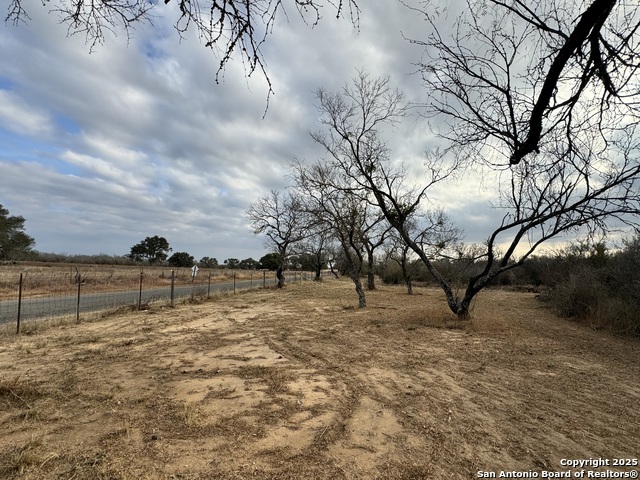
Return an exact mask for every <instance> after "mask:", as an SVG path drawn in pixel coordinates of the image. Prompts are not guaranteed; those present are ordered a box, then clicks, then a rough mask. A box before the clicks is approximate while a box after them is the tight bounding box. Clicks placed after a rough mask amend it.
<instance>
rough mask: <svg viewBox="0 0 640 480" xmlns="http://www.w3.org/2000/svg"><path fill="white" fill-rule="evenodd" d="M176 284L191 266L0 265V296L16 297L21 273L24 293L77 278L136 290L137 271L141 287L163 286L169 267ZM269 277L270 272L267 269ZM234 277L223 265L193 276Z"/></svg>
mask: <svg viewBox="0 0 640 480" xmlns="http://www.w3.org/2000/svg"><path fill="white" fill-rule="evenodd" d="M172 270H173V271H174V275H175V284H176V285H184V284H188V283H191V269H189V268H173V269H172V268H171V267H167V266H157V267H150V266H145V267H140V266H134V265H85V264H82V265H80V264H79V265H74V264H64V263H41V262H38V263H36V262H21V263H20V264H17V265H0V300H8V299H15V298H16V297H17V295H18V286H19V282H20V274H21V273H22V274H23V297H24V298H29V297H38V296H47V295H63V294H67V293H70V292H71V293H72V292H73V291H74V290H75V285H77V283H76V281H77V279H78V278H79V279H80V281H81V282H82V283H83V285H84V286H85V287H86V288H85V290H88V291H91V292H108V291H116V290H136V289H138V288H139V287H140V274H141V273H142V281H143V286H144V288H154V287H164V286H169V285H170V284H171V271H172ZM235 275H236V279H238V280H249V279H250V278H251V277H252V276H253V278H254V279H256V281H257V280H258V279H260V280H262V271H259V272H258V271H257V272H252V271H247V270H237V271H235ZM267 275H268V276H269V278H272V277H273V275H274V274H273V272H267ZM209 276H210V277H211V282H212V283H222V282H229V281H232V280H233V276H234V271H233V270H226V269H209V268H201V269H200V270H199V271H198V274H197V276H196V281H197V282H199V283H203V282H204V283H207V282H208V279H209Z"/></svg>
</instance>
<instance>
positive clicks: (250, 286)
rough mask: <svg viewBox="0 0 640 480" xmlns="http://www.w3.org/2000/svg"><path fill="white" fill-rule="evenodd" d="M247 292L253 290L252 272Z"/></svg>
mask: <svg viewBox="0 0 640 480" xmlns="http://www.w3.org/2000/svg"><path fill="white" fill-rule="evenodd" d="M249 290H253V272H251V283H249Z"/></svg>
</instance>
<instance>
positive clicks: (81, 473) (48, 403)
mask: <svg viewBox="0 0 640 480" xmlns="http://www.w3.org/2000/svg"><path fill="white" fill-rule="evenodd" d="M416 290H417V291H416V293H417V294H416V295H413V296H408V295H406V293H405V291H404V289H402V288H399V287H398V288H396V287H380V288H379V289H378V290H377V291H375V292H371V293H370V294H369V295H368V302H369V305H370V306H369V307H367V308H366V309H357V308H355V305H356V298H355V294H354V292H353V285H352V284H351V282H348V281H342V280H328V281H324V282H322V283H313V282H308V283H304V284H295V285H289V286H287V287H286V288H285V289H284V290H282V291H278V290H275V289H273V290H259V291H253V292H247V293H243V294H240V295H235V296H220V297H217V298H215V299H214V300H213V301H210V302H206V303H200V304H187V305H180V306H178V307H176V308H173V309H172V308H167V307H155V308H152V309H151V310H148V311H144V312H137V311H136V312H132V313H129V314H126V315H112V316H109V317H106V318H102V319H100V320H96V321H93V322H87V323H82V324H79V325H71V324H70V325H62V326H58V327H56V328H49V329H46V328H43V329H40V330H36V331H35V332H33V333H32V334H31V335H22V336H15V335H12V334H11V333H10V331H7V332H4V333H0V405H2V408H1V409H0V424H1V425H2V433H1V434H0V478H3V479H53V478H55V479H58V478H64V479H74V480H76V479H105V480H106V479H112V480H115V479H121V480H125V479H167V480H168V479H248V478H251V479H276V478H277V479H302V478H304V479H467V478H478V472H479V471H487V472H496V473H497V474H499V472H500V471H501V470H508V471H514V470H515V471H527V472H528V471H530V470H531V471H535V472H541V471H558V472H559V471H562V472H566V471H567V470H568V468H567V467H563V466H562V465H561V463H560V462H561V460H562V459H588V458H599V457H601V458H607V459H614V458H635V457H637V456H638V453H639V451H640V415H638V405H640V381H639V379H640V356H639V355H638V353H639V352H640V343H639V342H638V340H633V339H627V338H617V337H613V336H610V335H608V334H606V333H604V332H599V331H594V330H591V329H590V328H588V327H586V326H584V325H579V324H576V323H572V322H570V321H567V320H563V319H559V318H557V317H555V316H554V315H553V314H552V313H550V311H549V310H548V309H547V308H545V307H544V306H543V305H542V304H541V303H539V302H538V301H537V300H536V299H535V298H534V294H528V293H514V292H507V291H500V290H493V291H486V292H482V293H481V294H480V296H479V299H478V301H477V304H476V305H475V307H474V309H473V312H472V319H471V320H470V321H467V322H464V323H460V322H458V321H457V320H455V319H454V318H453V317H452V316H451V314H450V313H449V312H448V311H447V308H446V304H445V302H444V298H443V295H442V293H441V292H439V291H437V290H431V289H416ZM609 469H610V470H622V471H629V470H630V469H629V468H628V467H627V468H618V467H609ZM587 470H588V469H587ZM600 470H602V469H600Z"/></svg>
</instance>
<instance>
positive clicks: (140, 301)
mask: <svg viewBox="0 0 640 480" xmlns="http://www.w3.org/2000/svg"><path fill="white" fill-rule="evenodd" d="M141 308H142V269H140V292H139V293H138V310H140V309H141Z"/></svg>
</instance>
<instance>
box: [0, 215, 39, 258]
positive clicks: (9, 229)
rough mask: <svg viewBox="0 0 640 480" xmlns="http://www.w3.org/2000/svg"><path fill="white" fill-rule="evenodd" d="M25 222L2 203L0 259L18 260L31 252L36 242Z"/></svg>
mask: <svg viewBox="0 0 640 480" xmlns="http://www.w3.org/2000/svg"><path fill="white" fill-rule="evenodd" d="M24 222H25V219H24V218H23V217H20V216H14V215H9V210H7V209H6V208H4V207H3V206H2V205H0V260H17V259H19V258H21V257H24V256H25V255H27V254H29V253H30V252H31V249H32V247H33V246H34V245H35V243H36V242H35V240H34V239H33V238H31V237H30V236H29V235H27V234H26V233H25V231H24Z"/></svg>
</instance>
